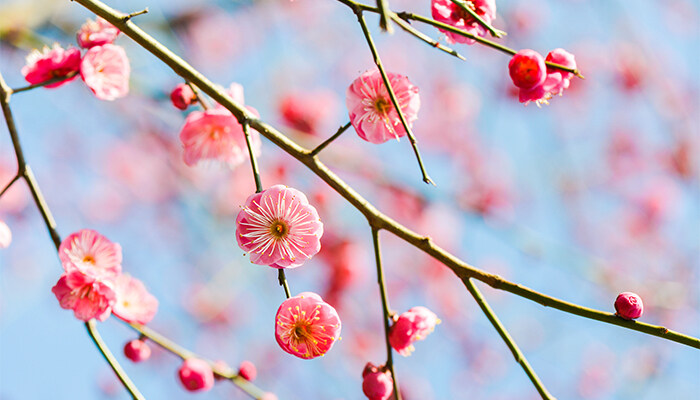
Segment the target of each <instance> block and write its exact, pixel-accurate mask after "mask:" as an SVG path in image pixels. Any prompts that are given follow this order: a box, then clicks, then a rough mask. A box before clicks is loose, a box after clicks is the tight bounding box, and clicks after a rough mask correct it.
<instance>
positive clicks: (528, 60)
mask: <svg viewBox="0 0 700 400" xmlns="http://www.w3.org/2000/svg"><path fill="white" fill-rule="evenodd" d="M545 61H549V62H553V63H555V64H559V65H562V66H564V67H567V68H572V69H576V61H575V60H574V56H573V55H572V54H571V53H569V52H567V51H566V50H564V49H555V50H552V51H551V52H549V54H547V58H546V59H545V58H543V57H542V56H541V55H540V54H539V53H538V52H536V51H534V50H530V49H525V50H520V51H518V52H517V53H516V54H515V55H514V56H513V58H511V60H510V62H509V63H508V70H509V73H510V78H511V79H512V80H513V84H515V86H517V87H518V88H519V89H520V93H519V99H520V102H521V103H525V105H527V104H528V103H529V102H531V101H534V102H535V103H536V104H537V105H538V106H539V105H541V104H542V103H544V104H549V100H550V99H551V98H552V97H553V96H554V95H560V96H561V94H562V92H563V91H564V89H566V88H568V87H569V85H570V83H571V78H573V77H574V74H573V73H571V72H567V71H563V70H561V69H558V68H552V67H549V66H547V65H546V64H545Z"/></svg>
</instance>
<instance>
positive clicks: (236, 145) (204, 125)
mask: <svg viewBox="0 0 700 400" xmlns="http://www.w3.org/2000/svg"><path fill="white" fill-rule="evenodd" d="M175 90H176V91H177V93H176V92H175V91H174V92H173V94H172V95H171V96H175V97H176V99H175V100H173V104H174V105H175V106H176V107H178V108H181V107H180V106H184V107H185V108H186V106H187V105H189V104H190V103H191V102H192V100H191V99H192V96H193V95H194V93H192V94H190V92H188V91H187V89H185V88H184V87H182V88H181V89H180V90H178V89H177V88H176V89H175ZM190 91H191V90H190ZM227 92H228V93H229V95H230V96H231V97H232V98H233V100H234V101H236V102H238V103H241V104H243V100H244V99H243V88H242V87H241V86H240V85H238V84H233V85H231V88H230V89H229V90H228V91H227ZM246 108H248V110H250V111H251V112H252V113H253V114H255V115H258V112H257V111H256V110H255V109H254V108H252V107H246ZM249 133H250V139H251V145H252V147H253V153H254V154H255V155H256V156H259V155H260V148H261V146H262V143H261V141H260V134H259V133H258V132H256V131H255V130H252V129H250V130H249ZM180 141H181V142H182V146H183V148H184V154H183V158H184V161H185V164H187V165H189V166H194V165H197V164H198V163H199V162H200V161H205V160H214V161H221V162H223V163H226V164H228V165H229V166H230V167H231V168H233V167H235V166H237V165H240V164H241V163H243V162H244V161H245V160H246V159H248V158H249V157H250V156H249V153H248V147H247V145H246V140H245V134H244V132H243V126H242V125H241V124H240V123H239V122H238V120H237V119H236V117H234V116H233V114H231V112H230V111H228V110H227V109H225V108H223V107H222V106H220V105H219V106H217V107H214V108H211V109H208V110H204V111H193V112H191V113H190V114H189V115H188V116H187V118H186V119H185V124H184V125H183V127H182V129H181V130H180Z"/></svg>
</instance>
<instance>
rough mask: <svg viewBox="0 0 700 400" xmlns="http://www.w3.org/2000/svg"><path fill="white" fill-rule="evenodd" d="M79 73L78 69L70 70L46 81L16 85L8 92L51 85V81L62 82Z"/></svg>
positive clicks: (19, 91)
mask: <svg viewBox="0 0 700 400" xmlns="http://www.w3.org/2000/svg"><path fill="white" fill-rule="evenodd" d="M79 73H80V71H73V72H70V73H68V74H66V75H63V76H57V77H55V78H51V79H49V80H46V81H43V82H39V83H35V84H33V85H27V86H22V87H18V88H17V89H10V93H21V92H26V91H28V90H32V89H36V88H39V87H43V86H47V85H51V84H52V83H57V82H62V81H65V80H68V79H71V78H72V77H74V76H76V75H78V74H79Z"/></svg>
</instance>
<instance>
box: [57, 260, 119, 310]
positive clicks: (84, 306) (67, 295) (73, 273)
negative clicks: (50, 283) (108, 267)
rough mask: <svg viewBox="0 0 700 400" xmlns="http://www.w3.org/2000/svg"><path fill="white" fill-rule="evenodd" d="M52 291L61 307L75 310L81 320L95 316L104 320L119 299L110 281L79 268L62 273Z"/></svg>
mask: <svg viewBox="0 0 700 400" xmlns="http://www.w3.org/2000/svg"><path fill="white" fill-rule="evenodd" d="M51 291H52V292H53V294H54V295H55V296H56V299H58V302H59V304H60V305H61V308H64V309H67V310H73V313H74V314H75V317H76V318H78V319H79V320H81V321H89V320H91V319H93V318H97V319H98V320H100V321H104V320H105V319H107V317H109V314H110V313H111V312H112V306H113V305H114V302H115V301H116V299H117V295H116V293H115V291H114V286H113V285H112V283H111V282H110V281H108V280H101V279H99V278H96V277H94V276H92V275H88V274H85V273H83V272H82V271H80V270H78V269H72V270H70V271H68V272H66V273H64V274H63V275H61V278H60V279H59V280H58V282H57V283H56V285H55V286H54V287H53V288H52V289H51Z"/></svg>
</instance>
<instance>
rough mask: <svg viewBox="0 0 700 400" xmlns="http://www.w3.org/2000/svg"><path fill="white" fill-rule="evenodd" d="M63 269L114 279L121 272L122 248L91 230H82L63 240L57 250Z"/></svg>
mask: <svg viewBox="0 0 700 400" xmlns="http://www.w3.org/2000/svg"><path fill="white" fill-rule="evenodd" d="M58 257H59V258H60V259H61V263H62V264H63V269H65V270H66V272H68V273H70V272H72V271H74V270H78V271H80V272H81V273H83V274H87V275H90V276H94V277H96V278H102V279H114V278H116V277H117V276H118V275H119V274H120V273H121V270H122V265H121V263H122V248H121V246H120V245H119V244H118V243H112V242H111V241H110V240H109V239H107V238H106V237H104V236H102V235H100V234H99V233H98V232H96V231H94V230H92V229H82V230H80V231H78V232H75V233H73V234H71V235H70V236H68V237H66V238H65V239H63V241H62V242H61V245H60V246H59V248H58Z"/></svg>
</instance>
